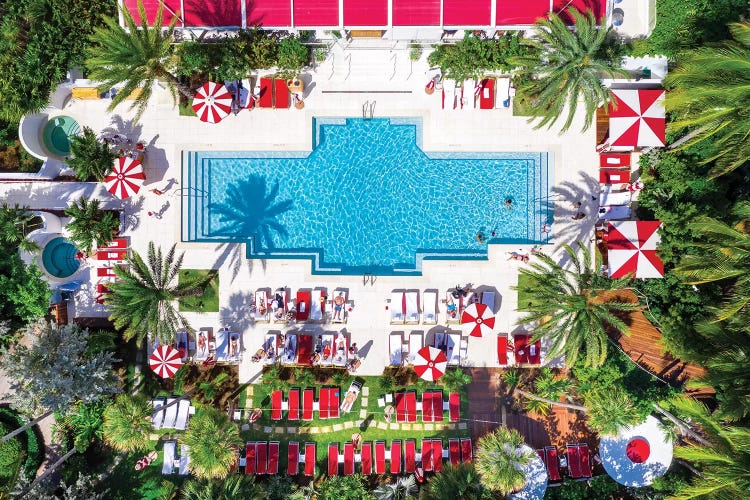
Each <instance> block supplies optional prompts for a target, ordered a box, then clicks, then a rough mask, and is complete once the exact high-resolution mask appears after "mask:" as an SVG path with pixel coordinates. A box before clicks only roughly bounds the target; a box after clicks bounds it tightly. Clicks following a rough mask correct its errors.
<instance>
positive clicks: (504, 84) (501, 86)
mask: <svg viewBox="0 0 750 500" xmlns="http://www.w3.org/2000/svg"><path fill="white" fill-rule="evenodd" d="M495 106H496V107H498V108H499V107H503V108H509V107H510V78H498V79H497V102H496V103H495Z"/></svg>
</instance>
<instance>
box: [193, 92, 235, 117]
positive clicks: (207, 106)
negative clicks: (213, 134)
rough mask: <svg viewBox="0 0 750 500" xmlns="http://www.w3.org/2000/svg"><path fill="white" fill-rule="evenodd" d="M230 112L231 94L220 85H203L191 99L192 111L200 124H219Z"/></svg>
mask: <svg viewBox="0 0 750 500" xmlns="http://www.w3.org/2000/svg"><path fill="white" fill-rule="evenodd" d="M231 110H232V94H230V93H229V91H228V90H227V88H226V87H225V86H224V85H222V84H220V83H214V82H206V83H204V84H203V86H202V87H201V88H199V89H198V91H197V92H196V93H195V97H194V98H193V111H195V114H196V115H198V118H199V119H200V121H202V122H208V123H219V122H220V121H221V120H223V119H224V118H226V117H227V116H229V112H230V111H231Z"/></svg>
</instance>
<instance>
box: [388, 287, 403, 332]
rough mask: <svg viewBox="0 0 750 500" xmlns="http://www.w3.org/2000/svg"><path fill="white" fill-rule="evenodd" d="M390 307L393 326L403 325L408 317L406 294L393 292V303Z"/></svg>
mask: <svg viewBox="0 0 750 500" xmlns="http://www.w3.org/2000/svg"><path fill="white" fill-rule="evenodd" d="M389 307H390V308H391V324H392V325H403V324H404V321H405V320H406V317H405V316H404V315H405V313H406V295H405V294H404V292H392V293H391V302H390V305H389Z"/></svg>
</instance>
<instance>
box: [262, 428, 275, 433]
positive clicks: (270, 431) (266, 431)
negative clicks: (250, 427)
mask: <svg viewBox="0 0 750 500" xmlns="http://www.w3.org/2000/svg"><path fill="white" fill-rule="evenodd" d="M263 432H265V433H266V434H271V433H272V432H273V427H263Z"/></svg>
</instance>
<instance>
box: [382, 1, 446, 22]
mask: <svg viewBox="0 0 750 500" xmlns="http://www.w3.org/2000/svg"><path fill="white" fill-rule="evenodd" d="M392 22H393V26H439V25H440V0H393V21H392Z"/></svg>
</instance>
